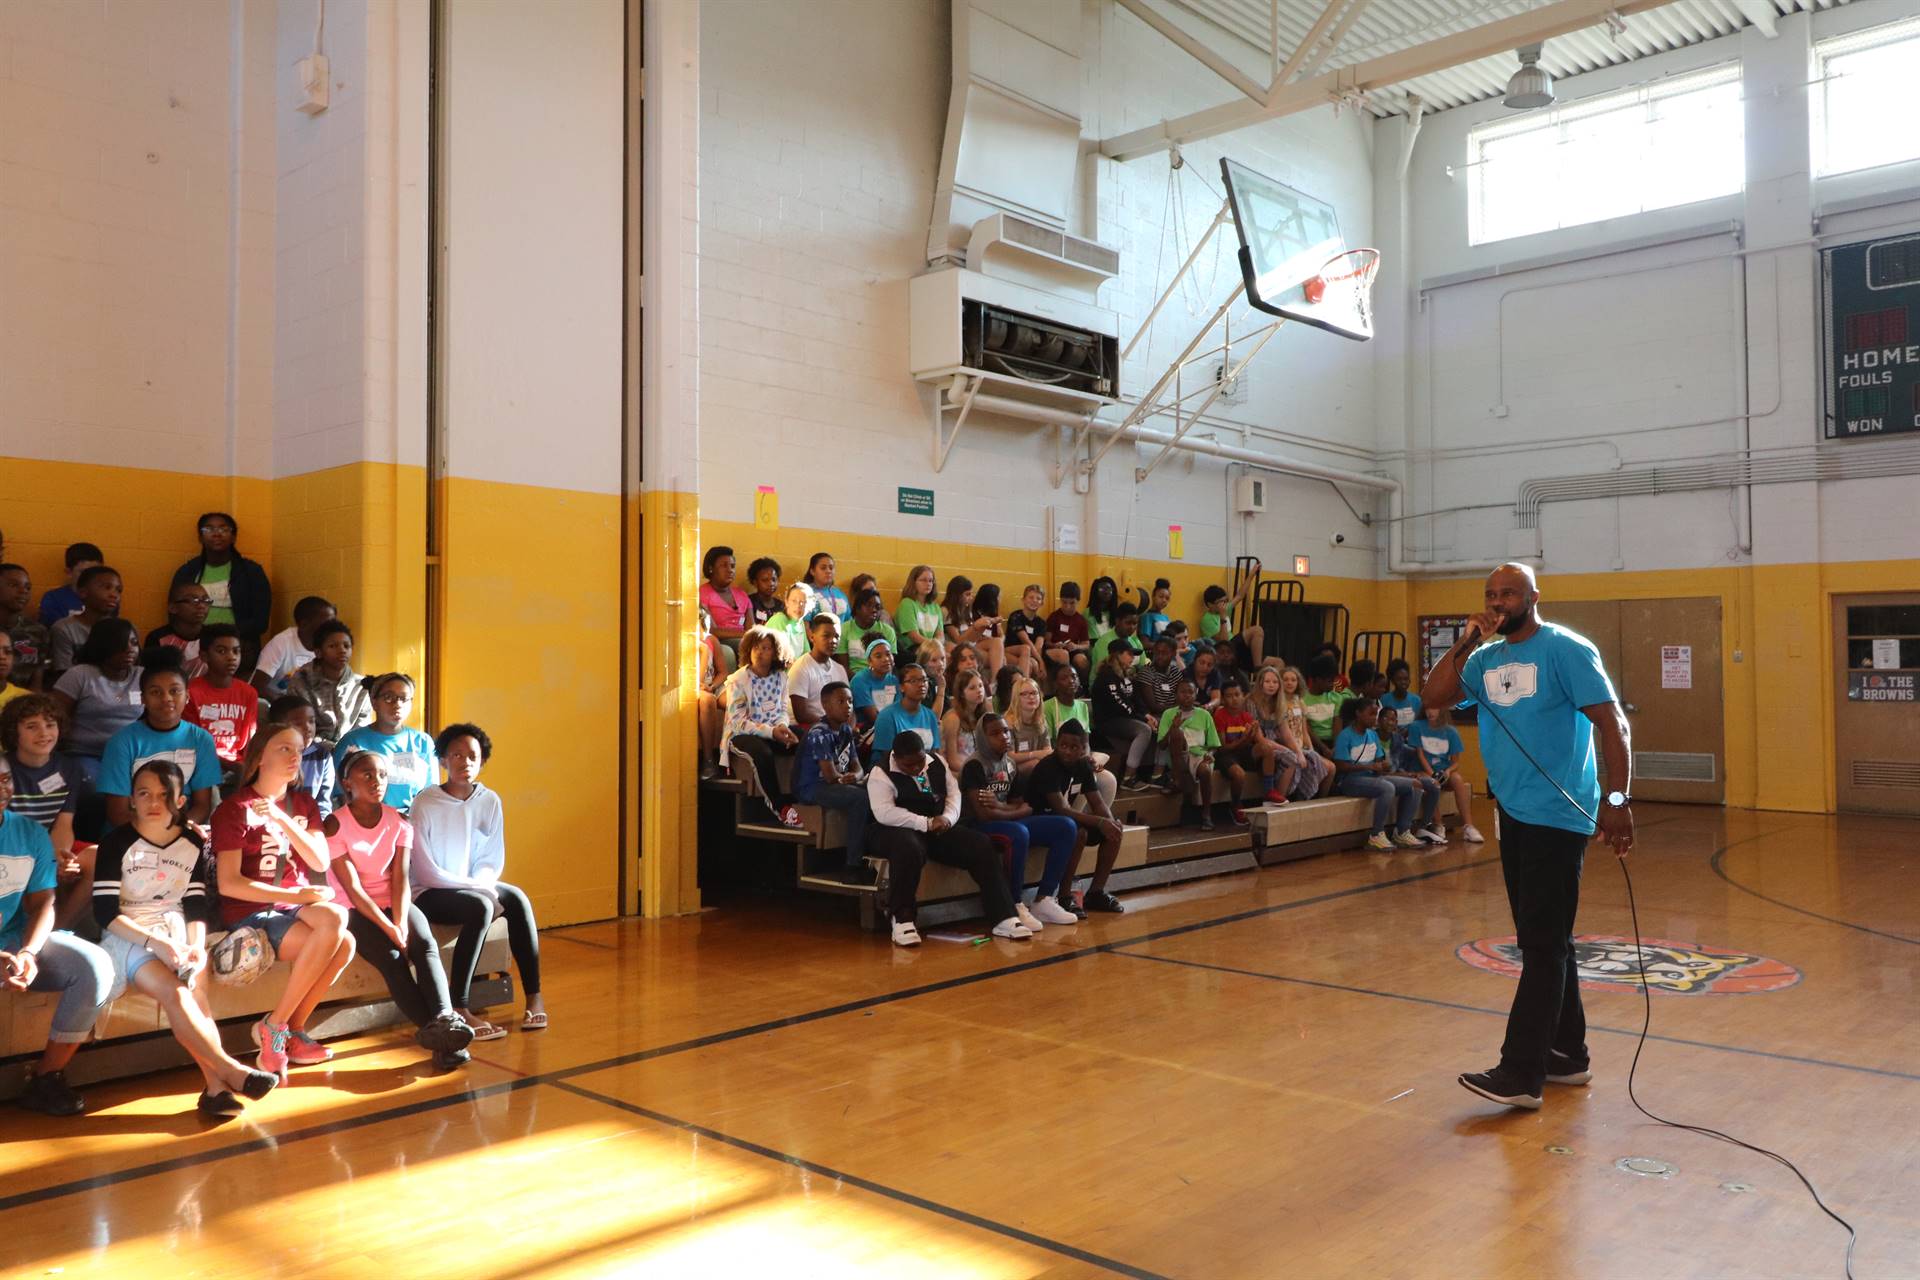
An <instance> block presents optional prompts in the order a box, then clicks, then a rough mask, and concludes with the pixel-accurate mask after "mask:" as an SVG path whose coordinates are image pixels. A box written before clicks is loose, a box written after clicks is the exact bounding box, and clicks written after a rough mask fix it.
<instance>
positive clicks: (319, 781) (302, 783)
mask: <svg viewBox="0 0 1920 1280" xmlns="http://www.w3.org/2000/svg"><path fill="white" fill-rule="evenodd" d="M276 725H277V726H281V727H284V728H289V729H292V730H294V731H295V732H296V733H298V734H299V735H300V780H299V781H298V782H296V783H294V786H296V787H298V788H299V789H300V790H301V791H304V792H306V794H307V797H308V799H310V800H312V801H313V807H314V809H315V810H316V811H317V812H318V813H319V814H320V816H321V817H322V818H323V819H324V818H326V817H327V816H328V815H329V814H331V813H332V812H333V792H334V787H335V784H336V783H337V781H338V774H337V772H336V771H335V770H334V767H333V753H332V752H331V751H328V750H327V744H326V743H324V742H322V741H320V739H319V736H318V733H317V727H318V725H319V717H318V716H317V715H316V714H315V713H314V710H313V704H312V703H311V702H308V701H307V700H306V699H305V698H303V697H301V696H300V695H299V694H297V693H283V694H281V695H280V696H279V697H277V698H275V699H274V700H273V701H272V702H270V703H268V704H267V723H266V725H264V726H262V727H261V729H260V732H261V733H265V732H266V731H267V729H268V728H270V727H273V726H276Z"/></svg>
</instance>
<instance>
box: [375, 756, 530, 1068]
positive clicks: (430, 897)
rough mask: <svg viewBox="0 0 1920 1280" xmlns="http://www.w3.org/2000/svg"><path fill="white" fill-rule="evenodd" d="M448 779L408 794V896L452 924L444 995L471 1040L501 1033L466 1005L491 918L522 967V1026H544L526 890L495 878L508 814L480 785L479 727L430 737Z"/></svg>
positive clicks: (501, 866)
mask: <svg viewBox="0 0 1920 1280" xmlns="http://www.w3.org/2000/svg"><path fill="white" fill-rule="evenodd" d="M433 745H434V750H436V751H438V752H439V753H440V766H441V768H443V769H445V770H446V774H447V780H446V781H445V782H442V783H441V784H439V785H438V786H434V787H428V788H427V789H426V790H425V791H422V792H421V793H420V794H419V795H417V796H415V797H414V798H413V812H412V813H410V814H408V815H407V819H408V821H409V822H411V823H412V824H413V865H412V872H413V900H414V902H415V903H417V904H418V905H419V907H420V911H421V913H422V914H423V915H425V916H426V917H427V919H429V920H431V921H433V922H434V923H435V924H451V925H458V926H459V928H460V936H459V937H458V938H456V939H455V940H454V943H453V968H452V969H450V970H449V971H448V972H447V984H448V991H447V994H448V996H449V997H450V998H451V999H452V1000H453V1011H454V1012H455V1013H457V1014H459V1015H460V1020H461V1021H462V1022H464V1023H466V1024H467V1025H468V1026H470V1027H472V1028H473V1038H474V1039H476V1040H497V1039H499V1038H500V1037H501V1036H504V1035H505V1034H507V1032H506V1029H505V1028H504V1027H498V1026H495V1025H493V1024H492V1023H491V1022H489V1021H487V1020H486V1019H485V1018H480V1017H476V1016H475V1015H474V1013H473V1011H472V1009H471V1008H470V1007H469V1006H470V1004H471V1002H472V999H473V994H472V993H473V975H474V971H475V970H476V969H478V968H479V967H480V948H481V946H482V945H483V944H484V943H485V942H486V940H487V930H488V929H490V928H492V927H493V922H494V921H495V920H496V919H505V920H506V922H507V946H508V948H509V949H511V950H512V952H513V967H514V968H515V969H518V970H519V971H520V990H521V992H522V994H523V995H524V996H525V997H526V1002H527V1008H526V1012H525V1013H524V1014H523V1015H522V1016H521V1018H520V1029H521V1030H522V1031H545V1030H546V1029H547V1002H546V998H545V997H543V996H542V995H541V994H540V928H539V926H538V925H537V924H535V923H534V919H533V903H532V901H531V900H530V899H529V898H528V897H527V895H526V893H525V892H524V891H523V890H521V889H520V888H518V887H517V886H515V885H511V884H508V883H507V882H506V881H505V880H502V879H501V878H500V873H501V872H502V871H503V870H505V869H506V865H507V835H506V817H505V815H504V812H503V810H502V809H501V806H500V795H499V793H498V792H496V791H494V790H492V789H491V788H489V787H484V786H482V785H481V784H480V770H481V769H482V768H484V767H485V766H486V764H487V762H488V761H489V760H491V759H493V739H491V738H489V737H488V736H487V733H486V730H484V729H482V728H481V727H480V726H479V725H477V724H465V723H461V724H450V725H448V726H447V727H446V728H444V729H442V730H441V731H440V733H439V736H437V737H436V738H435V739H434V740H433Z"/></svg>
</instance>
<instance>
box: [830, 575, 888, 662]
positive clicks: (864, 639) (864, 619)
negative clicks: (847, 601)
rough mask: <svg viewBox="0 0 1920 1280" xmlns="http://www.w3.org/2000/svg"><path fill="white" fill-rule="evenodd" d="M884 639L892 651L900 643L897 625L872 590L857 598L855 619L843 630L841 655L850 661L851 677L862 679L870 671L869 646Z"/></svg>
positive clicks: (875, 592) (862, 593)
mask: <svg viewBox="0 0 1920 1280" xmlns="http://www.w3.org/2000/svg"><path fill="white" fill-rule="evenodd" d="M876 640H884V641H886V643H887V647H888V648H889V649H893V648H896V647H897V646H898V644H899V640H898V637H896V636H895V635H894V631H893V624H892V623H891V622H888V621H887V615H886V611H885V610H884V609H883V608H881V603H880V593H879V592H878V591H875V590H873V589H872V588H871V587H869V588H868V589H867V590H865V591H862V592H860V593H859V594H858V595H856V596H855V597H854V598H853V617H852V618H850V619H848V621H847V622H846V624H845V625H843V626H842V627H841V628H840V647H839V652H840V655H841V656H842V657H843V658H845V659H846V663H847V674H848V675H849V676H858V675H859V674H860V673H861V672H862V671H865V670H866V669H867V646H869V645H871V644H872V643H874V642H875V641H876Z"/></svg>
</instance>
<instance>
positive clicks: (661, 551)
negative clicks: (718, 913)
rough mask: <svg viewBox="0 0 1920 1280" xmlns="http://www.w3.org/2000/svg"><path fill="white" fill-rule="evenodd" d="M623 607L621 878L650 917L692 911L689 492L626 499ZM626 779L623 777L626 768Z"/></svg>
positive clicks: (692, 512)
mask: <svg viewBox="0 0 1920 1280" xmlns="http://www.w3.org/2000/svg"><path fill="white" fill-rule="evenodd" d="M627 516H628V521H629V524H628V529H627V536H628V538H629V541H628V544H627V545H628V548H629V557H628V565H629V571H630V574H631V577H630V579H629V587H630V592H631V599H632V600H633V601H634V607H633V608H632V609H631V611H630V613H629V615H628V616H629V625H630V627H631V630H632V632H633V633H634V634H633V635H632V638H631V639H630V640H629V642H628V644H627V654H628V658H629V662H628V684H627V689H628V700H629V706H630V708H631V710H630V714H629V715H628V717H627V726H628V729H627V732H628V738H627V749H628V753H629V757H630V758H632V759H635V760H638V761H639V771H638V776H637V779H636V781H637V786H634V787H633V789H632V791H631V792H630V794H629V800H630V801H631V803H630V805H629V811H628V819H629V820H628V824H627V842H628V848H629V849H630V850H633V851H634V853H635V855H636V856H635V860H634V861H633V862H632V863H630V865H629V872H630V879H631V880H632V882H633V883H635V884H637V885H638V887H639V891H640V907H641V910H642V911H643V912H644V913H645V914H647V915H650V916H666V915H679V914H682V913H685V912H689V911H698V910H699V909H700V887H699V774H698V770H697V768H696V767H695V762H696V759H697V756H696V752H697V748H698V744H699V721H698V719H697V712H698V691H699V674H700V672H699V654H698V653H697V652H696V650H695V648H694V646H693V645H692V644H690V643H688V641H689V640H690V638H691V636H692V635H693V632H694V629H695V626H696V619H697V617H698V602H699V591H700V554H701V546H700V542H699V528H700V526H699V499H698V497H697V495H695V494H691V493H676V492H672V491H656V492H649V493H647V494H645V495H644V496H643V497H641V498H640V499H639V500H637V501H632V502H629V503H628V506H627ZM629 776H630V777H632V776H633V775H631V774H630V775H629Z"/></svg>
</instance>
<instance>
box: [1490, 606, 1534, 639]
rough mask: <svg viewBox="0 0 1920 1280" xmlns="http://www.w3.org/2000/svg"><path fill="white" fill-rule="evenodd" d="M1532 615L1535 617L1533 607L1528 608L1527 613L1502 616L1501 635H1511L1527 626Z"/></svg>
mask: <svg viewBox="0 0 1920 1280" xmlns="http://www.w3.org/2000/svg"><path fill="white" fill-rule="evenodd" d="M1532 617H1533V610H1532V609H1531V608H1528V610H1527V611H1526V612H1525V613H1518V614H1514V615H1512V616H1510V617H1506V618H1502V619H1501V620H1500V626H1499V628H1498V630H1499V632H1500V634H1501V635H1503V636H1510V635H1512V634H1513V633H1514V632H1516V631H1518V630H1519V629H1520V628H1522V627H1524V626H1526V625H1527V623H1528V621H1529V620H1531V619H1532Z"/></svg>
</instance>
